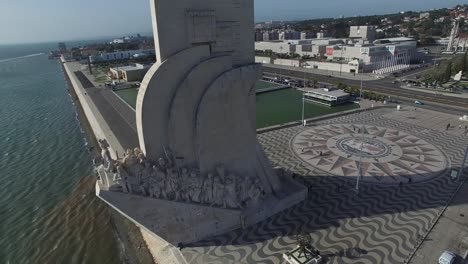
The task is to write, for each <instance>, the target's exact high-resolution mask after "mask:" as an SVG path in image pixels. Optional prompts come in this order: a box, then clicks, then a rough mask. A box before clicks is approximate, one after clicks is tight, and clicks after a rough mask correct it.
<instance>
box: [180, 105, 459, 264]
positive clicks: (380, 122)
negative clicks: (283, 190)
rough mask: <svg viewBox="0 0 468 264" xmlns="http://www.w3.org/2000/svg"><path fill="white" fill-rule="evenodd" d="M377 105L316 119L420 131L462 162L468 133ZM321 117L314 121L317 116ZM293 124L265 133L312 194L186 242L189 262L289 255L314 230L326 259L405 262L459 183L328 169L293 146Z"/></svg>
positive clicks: (270, 263) (278, 157)
mask: <svg viewBox="0 0 468 264" xmlns="http://www.w3.org/2000/svg"><path fill="white" fill-rule="evenodd" d="M386 111H389V110H376V111H370V112H366V113H361V114H354V115H349V116H344V117H339V118H335V119H331V120H325V121H322V122H319V123H317V124H316V125H324V124H333V123H363V120H365V121H366V123H367V124H372V125H376V126H382V127H388V128H393V129H398V130H401V131H405V132H408V133H413V134H415V131H416V135H417V136H418V137H421V138H422V139H424V140H426V141H428V142H430V143H431V144H434V145H435V146H437V147H439V148H440V149H441V150H442V151H443V152H444V153H445V155H446V156H447V158H448V159H449V163H450V164H449V165H450V166H453V165H454V164H455V165H457V166H459V164H460V162H461V160H462V159H463V149H462V147H461V146H463V142H464V139H463V138H462V137H453V136H450V135H446V134H444V133H441V132H439V131H435V130H434V131H429V132H430V133H418V132H417V131H422V129H421V128H420V127H418V126H415V125H412V124H407V123H401V122H398V121H395V120H389V119H385V118H383V117H382V114H383V113H386ZM314 125H315V124H314ZM302 129H303V128H302V127H291V128H286V129H281V130H276V131H272V132H268V133H264V134H260V135H259V139H260V142H261V143H262V145H263V146H264V148H265V151H266V152H267V154H268V157H269V158H270V160H271V161H272V163H273V164H275V165H279V166H282V167H284V168H286V169H288V170H290V171H293V172H295V173H296V174H300V175H302V176H303V177H300V178H299V179H298V180H299V181H302V182H303V183H304V184H305V185H306V186H307V187H308V188H309V196H308V198H307V200H306V201H304V202H302V203H300V204H298V205H296V206H294V207H293V208H290V209H288V210H285V211H283V212H281V213H279V214H277V215H275V216H274V217H271V218H269V219H267V220H265V221H263V222H261V223H258V224H256V225H254V226H251V227H248V228H246V229H244V230H236V231H233V232H230V233H227V234H224V235H221V236H217V237H212V238H210V239H207V240H204V241H201V242H198V243H195V244H193V245H188V246H186V247H185V248H184V249H183V250H182V253H183V254H184V256H185V257H186V258H187V260H188V262H189V263H208V264H211V263H213V264H214V263H265V264H277V263H285V262H284V260H283V259H282V254H283V253H284V252H287V251H289V250H291V249H292V248H294V247H295V244H296V242H295V235H297V234H298V233H300V232H307V233H310V234H311V236H312V238H313V241H314V242H313V244H314V246H315V247H316V248H317V249H319V250H320V252H321V253H322V255H323V256H324V257H325V260H326V263H405V261H406V260H407V258H408V257H409V255H410V254H411V253H412V252H413V251H414V250H415V248H416V246H417V244H418V241H420V239H421V238H422V237H423V236H424V235H425V234H426V233H427V232H428V230H429V229H430V227H431V225H432V223H433V222H434V221H435V219H436V218H437V216H438V214H439V213H440V212H441V210H442V208H443V207H444V205H445V204H446V202H447V201H448V199H449V198H450V196H451V194H452V193H453V192H454V191H455V190H456V188H457V183H456V182H453V181H451V180H450V179H449V175H448V173H446V174H444V175H441V176H439V177H436V178H433V179H431V180H429V181H425V182H422V183H413V184H404V185H402V186H386V185H377V184H366V183H363V184H362V185H361V188H360V192H359V194H356V193H355V192H354V185H355V179H354V181H353V180H349V179H345V177H336V176H331V175H325V173H324V172H321V171H318V170H316V169H314V168H312V167H310V166H308V165H307V164H305V163H304V162H302V161H300V160H299V159H297V158H296V157H295V156H294V155H293V153H292V151H291V150H290V149H289V144H290V140H291V138H292V137H293V136H294V135H296V134H297V133H299V132H300V131H302Z"/></svg>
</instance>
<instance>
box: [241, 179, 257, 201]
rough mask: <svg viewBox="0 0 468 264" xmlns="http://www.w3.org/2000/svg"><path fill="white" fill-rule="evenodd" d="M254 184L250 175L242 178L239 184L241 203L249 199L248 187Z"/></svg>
mask: <svg viewBox="0 0 468 264" xmlns="http://www.w3.org/2000/svg"><path fill="white" fill-rule="evenodd" d="M252 184H254V181H253V180H252V178H251V177H248V176H247V177H245V178H244V180H243V181H242V184H241V185H240V186H239V195H238V197H239V200H240V201H241V203H242V204H245V203H247V201H248V200H249V199H250V196H249V189H250V186H252Z"/></svg>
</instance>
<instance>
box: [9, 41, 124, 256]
mask: <svg viewBox="0 0 468 264" xmlns="http://www.w3.org/2000/svg"><path fill="white" fill-rule="evenodd" d="M55 47H56V45H55V44H36V45H15V46H0V182H1V184H0V263H11V264H13V263H15V264H16V263H122V260H121V259H122V257H121V254H120V252H121V250H120V248H119V247H120V246H119V245H120V243H119V242H118V239H117V237H116V235H115V233H114V232H113V230H112V225H111V224H110V216H109V211H108V210H109V209H108V208H107V207H106V206H105V205H104V204H103V203H101V202H100V201H98V200H97V198H95V195H94V179H93V178H92V177H89V176H90V175H92V168H91V154H89V153H88V151H87V146H86V145H87V142H86V139H85V138H86V136H85V135H84V134H83V132H82V130H81V128H80V124H79V121H78V119H77V114H76V109H75V106H74V105H73V103H72V100H71V98H70V96H69V95H68V92H67V90H66V88H67V87H66V83H65V80H64V76H63V73H62V72H61V68H60V64H59V63H58V62H57V61H49V60H48V59H47V51H48V50H51V49H54V48H55Z"/></svg>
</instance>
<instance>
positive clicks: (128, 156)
mask: <svg viewBox="0 0 468 264" xmlns="http://www.w3.org/2000/svg"><path fill="white" fill-rule="evenodd" d="M137 163H138V159H137V157H136V156H135V154H134V152H133V151H132V150H131V149H127V151H126V153H125V157H124V159H123V164H124V167H126V168H130V167H132V166H133V165H135V164H137Z"/></svg>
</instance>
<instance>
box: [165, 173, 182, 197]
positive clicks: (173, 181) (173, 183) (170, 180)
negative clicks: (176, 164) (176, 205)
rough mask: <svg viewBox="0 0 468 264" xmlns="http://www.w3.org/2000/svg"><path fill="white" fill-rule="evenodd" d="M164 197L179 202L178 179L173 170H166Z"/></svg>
mask: <svg viewBox="0 0 468 264" xmlns="http://www.w3.org/2000/svg"><path fill="white" fill-rule="evenodd" d="M166 196H167V198H168V199H172V200H175V201H179V200H180V193H179V179H178V175H177V172H176V170H175V169H174V168H170V169H168V170H167V177H166Z"/></svg>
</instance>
